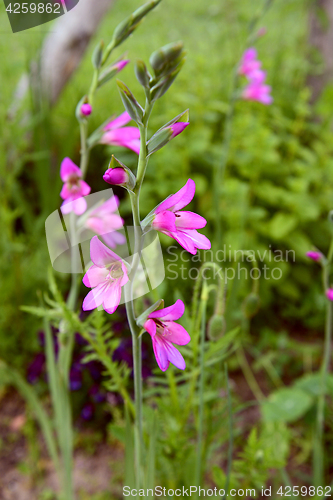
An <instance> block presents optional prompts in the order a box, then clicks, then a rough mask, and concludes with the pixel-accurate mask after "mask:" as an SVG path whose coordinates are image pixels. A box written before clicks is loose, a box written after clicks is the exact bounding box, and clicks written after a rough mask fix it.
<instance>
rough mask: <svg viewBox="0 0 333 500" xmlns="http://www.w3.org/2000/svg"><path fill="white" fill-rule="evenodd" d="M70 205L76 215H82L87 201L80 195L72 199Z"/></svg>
mask: <svg viewBox="0 0 333 500" xmlns="http://www.w3.org/2000/svg"><path fill="white" fill-rule="evenodd" d="M72 207H73V212H74V213H75V214H76V215H82V214H83V213H84V212H85V211H86V210H87V202H86V200H85V199H84V198H81V197H80V198H77V199H75V200H73V201H72Z"/></svg>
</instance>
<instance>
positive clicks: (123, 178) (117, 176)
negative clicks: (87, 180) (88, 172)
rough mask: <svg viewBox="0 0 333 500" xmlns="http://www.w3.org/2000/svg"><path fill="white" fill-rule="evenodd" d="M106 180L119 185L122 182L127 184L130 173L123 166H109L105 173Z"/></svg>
mask: <svg viewBox="0 0 333 500" xmlns="http://www.w3.org/2000/svg"><path fill="white" fill-rule="evenodd" d="M103 179H104V180H105V182H108V183H109V184H113V185H115V186H119V185H121V184H126V182H128V174H127V173H126V172H125V170H124V169H123V168H121V167H116V168H108V169H107V171H106V172H105V174H104V175H103Z"/></svg>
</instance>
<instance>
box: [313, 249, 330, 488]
mask: <svg viewBox="0 0 333 500" xmlns="http://www.w3.org/2000/svg"><path fill="white" fill-rule="evenodd" d="M331 248H332V245H331ZM330 254H331V252H330ZM329 257H330V258H331V256H329ZM330 258H329V260H328V261H327V262H326V263H325V264H324V266H323V285H324V292H326V290H327V289H328V288H329V267H330ZM332 319H333V304H332V301H330V300H327V308H326V327H325V341H324V356H323V361H322V366H321V382H320V393H319V396H318V404H317V419H316V433H315V443H314V454H313V459H314V464H313V465H314V483H315V486H321V485H323V484H324V442H323V440H324V423H325V396H326V382H327V375H328V371H329V365H330V357H331V343H332Z"/></svg>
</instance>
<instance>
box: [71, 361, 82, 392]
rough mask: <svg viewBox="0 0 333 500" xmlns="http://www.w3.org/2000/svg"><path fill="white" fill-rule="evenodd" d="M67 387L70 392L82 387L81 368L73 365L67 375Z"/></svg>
mask: <svg viewBox="0 0 333 500" xmlns="http://www.w3.org/2000/svg"><path fill="white" fill-rule="evenodd" d="M69 387H70V390H71V391H78V390H79V389H81V387H82V372H81V366H80V365H78V364H77V363H75V364H74V365H73V366H72V368H71V370H70V373H69Z"/></svg>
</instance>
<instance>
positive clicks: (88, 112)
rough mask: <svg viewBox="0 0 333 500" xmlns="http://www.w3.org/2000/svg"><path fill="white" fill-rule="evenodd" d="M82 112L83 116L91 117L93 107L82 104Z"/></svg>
mask: <svg viewBox="0 0 333 500" xmlns="http://www.w3.org/2000/svg"><path fill="white" fill-rule="evenodd" d="M80 111H81V114H82V115H84V116H89V115H91V112H92V107H91V105H90V104H89V103H86V104H82V106H81V109H80Z"/></svg>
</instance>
